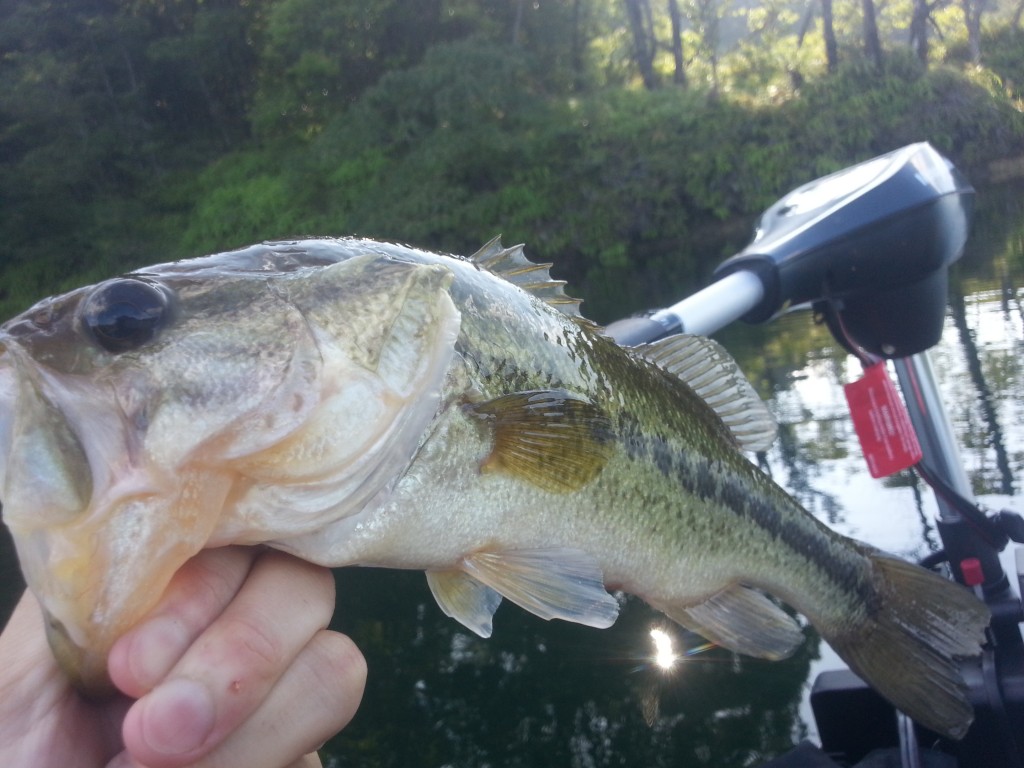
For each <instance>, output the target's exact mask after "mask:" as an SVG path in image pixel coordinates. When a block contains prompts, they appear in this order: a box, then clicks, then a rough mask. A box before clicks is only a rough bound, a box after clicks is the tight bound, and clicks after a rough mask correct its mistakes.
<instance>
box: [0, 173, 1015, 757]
mask: <svg viewBox="0 0 1024 768" xmlns="http://www.w3.org/2000/svg"><path fill="white" fill-rule="evenodd" d="M1004 191H1005V193H1006V194H1005V197H991V196H990V197H986V196H985V195H982V196H981V200H980V202H981V203H982V205H980V206H979V212H978V222H977V226H976V228H975V235H974V237H973V238H972V241H971V243H970V244H969V246H968V254H967V255H966V256H965V258H964V259H963V260H962V261H961V262H960V263H959V264H958V265H957V267H956V269H955V271H954V274H953V276H952V277H953V279H952V296H951V304H950V311H949V318H948V323H947V328H946V332H945V334H944V337H943V341H942V342H941V344H940V345H939V347H938V348H937V349H936V350H935V352H934V361H935V368H936V371H937V373H938V376H939V380H940V385H941V387H942V390H943V395H944V397H945V399H946V402H947V403H948V404H949V407H950V415H951V417H952V420H953V423H954V426H955V429H956V432H957V434H958V435H959V436H960V438H961V440H962V443H963V461H964V466H965V468H966V469H967V472H968V475H969V477H970V478H971V482H972V484H973V486H974V489H975V491H976V492H977V494H978V495H979V497H980V500H981V501H982V502H983V503H986V504H988V505H989V506H991V507H994V508H999V507H1003V506H1016V507H1017V508H1018V509H1021V506H1022V505H1021V504H1020V503H1019V502H1018V501H1016V500H1014V499H1012V498H1011V494H1013V493H1014V492H1016V491H1017V490H1018V489H1019V486H1020V478H1021V473H1022V466H1024V378H1022V364H1021V353H1022V351H1024V204H1022V202H1021V201H1022V199H1024V196H1021V195H1020V194H1019V190H1018V191H1013V190H1004ZM720 338H721V340H722V341H723V343H724V344H725V345H726V346H727V347H728V348H729V349H730V350H731V351H732V352H733V353H734V354H735V355H736V356H737V357H738V358H739V360H740V362H741V365H742V367H743V368H744V370H746V371H747V372H748V373H749V375H750V376H751V378H752V379H753V380H754V381H755V382H756V384H757V386H758V388H759V390H760V391H761V393H762V395H763V396H765V398H766V399H767V400H768V401H769V403H770V407H771V408H772V410H773V413H774V414H775V415H776V417H777V419H778V420H779V422H780V425H781V429H780V438H779V440H778V441H777V443H776V445H775V446H773V448H772V449H771V450H770V451H769V452H768V453H767V454H766V455H765V456H763V457H761V459H760V461H761V465H762V467H763V468H764V469H765V471H767V472H769V473H770V474H771V475H772V476H773V477H774V478H775V479H776V480H777V481H778V482H779V483H780V484H782V485H783V486H784V487H786V488H787V489H788V490H789V491H790V492H791V493H793V494H794V495H795V496H796V497H797V498H798V499H799V500H800V501H801V503H803V504H804V505H805V506H806V507H807V508H808V509H809V510H811V511H812V512H813V513H814V514H815V515H817V516H819V517H820V518H821V519H823V520H825V521H827V522H828V523H829V524H830V525H832V526H833V527H835V528H837V529H838V530H840V531H841V532H843V533H846V534H848V535H852V536H857V537H858V538H862V539H865V540H867V541H869V542H870V543H872V544H874V545H876V546H879V547H881V548H884V549H887V550H890V551H894V552H896V553H898V554H900V555H903V556H905V557H909V558H919V557H921V556H923V555H925V554H927V553H928V552H929V551H933V550H934V549H935V548H936V547H937V546H938V542H937V536H936V534H935V531H934V528H933V525H932V522H931V521H932V520H933V518H934V514H935V505H934V502H933V500H932V498H931V496H930V494H929V493H928V492H926V491H925V489H923V488H921V487H920V486H919V485H918V483H917V482H916V481H914V480H913V479H912V478H911V477H910V476H909V475H900V476H896V477H895V478H890V479H889V480H887V481H886V482H878V481H875V480H872V479H871V478H870V477H869V475H868V473H867V471H866V469H865V467H864V465H863V462H862V460H861V457H860V449H859V447H858V446H857V443H856V437H855V435H854V433H853V429H852V427H851V426H850V423H849V420H848V418H847V412H846V405H845V400H844V397H843V392H842V385H843V384H844V383H846V382H848V381H851V380H853V379H854V378H856V377H857V376H858V375H859V371H858V366H857V364H856V362H855V361H853V360H852V359H850V358H849V357H848V356H847V354H846V353H845V352H844V351H843V350H841V349H840V348H838V347H837V346H836V345H835V344H834V343H832V341H831V338H830V337H829V335H828V333H827V331H826V330H825V329H824V328H823V327H821V326H816V325H814V324H813V322H812V321H811V318H810V316H809V315H807V314H794V315H791V316H787V317H785V318H783V319H781V320H780V321H778V322H776V323H774V324H772V325H771V326H770V327H767V328H734V329H730V330H729V331H728V332H726V333H724V334H722V336H721V337H720ZM5 547H6V548H5ZM336 580H337V582H338V595H339V598H338V610H337V615H336V618H335V623H334V626H335V627H336V628H338V629H341V630H342V631H345V632H347V633H349V634H350V635H352V636H353V637H354V638H355V640H356V642H357V643H358V645H359V646H360V648H361V649H362V650H363V652H364V653H365V654H366V656H367V658H368V661H369V667H370V678H369V681H368V685H367V689H366V696H365V700H364V702H363V704H362V706H361V708H360V710H359V713H358V714H357V716H356V719H355V721H354V722H353V723H352V725H351V726H350V727H349V728H348V729H346V730H345V731H344V732H343V733H341V734H339V736H337V737H336V738H335V739H333V740H332V741H331V742H329V743H328V745H327V747H326V749H325V752H324V754H325V756H326V757H327V759H328V762H329V764H333V765H339V766H340V765H345V766H437V767H440V766H499V765H500V766H512V767H515V766H531V767H539V766H573V767H574V768H575V767H577V766H579V767H581V768H582V767H589V766H594V767H595V768H597V767H598V766H635V765H645V766H676V767H677V768H687V767H688V766H704V765H710V766H718V767H720V768H731V767H732V766H736V767H737V768H739V767H740V766H754V765H757V764H759V763H760V762H763V761H765V760H767V759H769V758H770V757H772V756H774V755H776V754H779V753H781V752H784V751H786V750H788V749H789V748H790V747H791V746H792V744H793V743H794V742H795V741H796V740H798V739H799V738H801V737H802V736H804V735H806V734H807V733H809V732H810V730H811V728H812V726H811V724H810V723H809V718H808V711H807V705H806V695H807V690H808V686H809V683H808V680H809V679H810V678H811V677H812V676H813V674H815V672H816V671H818V670H820V669H823V668H827V667H830V666H837V665H838V662H837V661H836V660H835V658H834V656H832V655H831V652H830V651H829V650H828V649H827V647H824V646H822V645H821V644H820V642H819V641H818V640H817V638H816V637H815V636H814V635H813V633H812V632H811V631H810V630H807V635H808V639H807V642H806V643H805V644H804V645H803V646H802V647H801V648H800V649H799V650H798V652H797V653H796V654H795V655H794V657H793V658H791V659H788V660H786V661H783V662H775V663H770V662H764V661H759V660H754V659H748V658H742V657H739V656H735V655H733V654H730V653H727V652H725V651H723V650H721V649H712V650H709V651H706V652H701V653H695V649H697V648H699V647H700V646H701V645H702V641H701V640H700V638H697V637H695V636H692V635H688V634H687V633H685V632H683V631H682V630H681V629H679V628H678V627H675V626H670V627H666V626H665V624H664V623H663V622H664V620H663V619H662V617H661V616H660V615H659V614H656V613H655V612H653V611H651V610H650V609H649V608H647V607H646V606H645V605H644V604H643V603H641V602H640V601H638V600H635V599H632V598H628V597H624V596H623V597H621V602H622V613H621V616H620V619H619V620H618V622H617V623H616V625H615V626H614V627H612V628H611V629H608V630H593V629H589V628H586V627H580V626H575V625H569V624H565V623H561V622H550V623H548V622H544V621H541V620H540V619H537V618H535V617H533V616H531V615H529V614H527V613H525V612H523V611H521V610H518V609H517V608H515V607H514V606H511V605H505V606H503V607H502V608H501V609H500V610H499V611H498V613H497V615H496V616H495V622H494V635H493V637H491V638H490V639H489V640H481V639H480V638H477V637H476V636H474V635H470V634H469V633H467V632H465V631H464V630H463V629H462V628H461V627H460V625H458V624H457V623H455V622H454V621H452V620H451V619H448V618H447V617H445V616H444V615H443V614H442V613H441V611H440V610H439V609H438V608H437V607H436V605H435V604H434V602H433V599H432V597H431V595H430V592H429V590H428V589H427V586H426V582H425V579H424V578H423V576H422V574H419V573H403V572H393V571H373V570H366V569H347V570H343V571H339V572H338V573H337V574H336ZM20 590H21V586H20V580H19V578H18V576H17V572H16V568H15V566H14V560H13V554H12V552H11V550H10V548H9V542H8V541H7V538H6V532H4V536H2V537H0V617H4V618H5V617H6V610H7V608H8V607H9V606H10V605H11V602H12V600H13V599H14V598H15V597H16V595H17V594H19V593H20ZM652 628H659V629H661V630H662V631H666V632H669V633H671V636H672V643H673V648H674V651H673V652H674V653H675V654H676V656H677V661H676V663H675V664H673V665H672V669H671V670H670V673H668V674H666V670H664V669H663V668H661V667H660V666H659V665H658V664H657V663H655V660H654V659H653V658H652V654H653V651H654V647H653V642H652V636H651V630H652Z"/></svg>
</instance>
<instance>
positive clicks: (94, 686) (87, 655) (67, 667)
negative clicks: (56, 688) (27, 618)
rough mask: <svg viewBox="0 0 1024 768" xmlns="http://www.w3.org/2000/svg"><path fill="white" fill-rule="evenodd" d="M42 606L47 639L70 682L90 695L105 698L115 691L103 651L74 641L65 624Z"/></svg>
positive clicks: (95, 697)
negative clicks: (90, 648) (88, 647)
mask: <svg viewBox="0 0 1024 768" xmlns="http://www.w3.org/2000/svg"><path fill="white" fill-rule="evenodd" d="M42 610H43V623H44V626H45V627H46V640H47V642H48V643H49V645H50V650H51V651H52V652H53V656H54V658H55V659H56V660H57V664H58V665H59V666H60V668H61V670H62V671H63V672H64V674H65V675H66V676H67V678H68V680H69V682H70V683H71V685H72V686H74V688H75V689H76V690H77V691H78V692H79V693H81V694H82V695H84V696H86V697H88V698H90V699H106V698H109V697H110V696H112V695H113V694H114V693H116V688H115V687H114V684H113V682H112V681H111V679H110V673H109V671H108V669H107V655H106V653H103V652H97V651H94V650H89V649H87V648H83V647H81V646H80V645H78V644H77V643H75V641H74V640H72V639H71V635H70V634H69V633H68V631H67V628H66V627H65V626H64V624H63V623H61V621H60V620H59V619H57V618H56V617H54V616H53V614H51V613H50V612H49V611H47V610H46V609H45V608H43V609H42Z"/></svg>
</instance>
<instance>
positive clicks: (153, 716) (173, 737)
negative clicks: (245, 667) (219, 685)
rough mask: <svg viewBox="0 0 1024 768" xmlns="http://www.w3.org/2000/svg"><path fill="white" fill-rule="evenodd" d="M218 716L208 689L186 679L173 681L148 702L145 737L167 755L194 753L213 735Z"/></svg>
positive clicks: (143, 724)
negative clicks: (215, 718)
mask: <svg viewBox="0 0 1024 768" xmlns="http://www.w3.org/2000/svg"><path fill="white" fill-rule="evenodd" d="M215 714H216V712H215V710H214V705H213V698H212V697H211V696H210V692H209V691H208V690H207V689H206V686H204V685H201V684H200V683H197V682H196V681H195V680H188V679H186V678H177V679H175V680H170V681H168V682H166V683H164V684H163V685H161V686H159V687H158V688H155V689H154V690H153V692H152V693H150V694H149V695H148V696H147V697H146V699H145V701H144V710H143V713H142V722H141V726H142V738H143V739H144V740H145V742H146V744H147V745H148V746H149V748H150V749H152V750H153V751H154V752H159V753H160V754H163V755H181V754H184V753H186V752H191V751H192V750H194V749H196V748H197V747H199V746H200V745H201V744H202V743H203V742H204V741H206V738H207V737H208V736H209V735H210V732H211V731H212V730H213V726H214V717H215Z"/></svg>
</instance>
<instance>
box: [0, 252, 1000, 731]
mask: <svg viewBox="0 0 1024 768" xmlns="http://www.w3.org/2000/svg"><path fill="white" fill-rule="evenodd" d="M577 304H578V303H577V302H576V301H574V300H572V299H569V298H567V297H566V296H565V294H564V292H563V291H562V287H561V284H560V283H557V282H554V281H551V279H550V278H549V276H548V274H547V270H546V267H545V266H543V265H535V264H532V263H531V262H529V261H527V260H526V258H525V257H524V256H523V253H522V249H521V248H512V249H505V248H503V247H501V245H500V243H498V242H497V240H495V241H492V242H491V243H489V244H488V245H487V246H485V247H484V248H483V249H481V251H480V252H479V253H477V254H476V255H475V256H473V257H472V258H470V259H460V258H455V257H450V256H444V255H438V254H433V253H427V252H424V251H419V250H414V249H411V248H406V247H401V246H397V245H389V244H384V243H378V242H373V241H368V240H356V239H351V240H332V239H323V240H302V241H293V242H276V243H266V244H262V245H256V246H253V247H250V248H246V249H244V250H239V251H233V252H230V253H223V254H218V255H214V256H208V257H204V258H199V259H194V260H190V261H183V262H177V263H173V264H164V265H159V266H154V267H151V268H148V269H144V270H141V271H138V272H134V273H131V274H128V275H125V276H123V277H119V278H116V279H113V280H109V281H107V282H103V283H100V284H98V285H95V286H89V287H85V288H81V289H79V290H76V291H73V292H71V293H68V294H66V295H63V296H60V297H57V298H53V299H48V300H46V301H43V302H41V303H39V304H37V305H36V306H35V307H33V308H32V309H30V310H28V311H27V312H25V313H24V314H22V315H20V316H19V317H16V318H14V319H13V320H11V321H9V322H8V323H6V324H5V325H3V326H2V327H0V459H2V460H0V499H2V503H3V515H4V521H5V522H6V524H7V525H8V526H9V527H10V530H11V532H12V533H13V536H14V540H15V544H16V547H17V550H18V556H19V560H20V562H21V566H22V569H23V571H24V573H25V577H26V580H27V582H28V585H29V587H30V588H31V589H32V591H33V592H34V593H35V595H36V596H37V597H38V599H39V601H40V603H41V605H42V606H43V608H44V610H45V612H46V614H47V625H48V627H49V635H50V640H51V646H52V647H53V649H54V652H55V655H56V656H57V658H58V659H59V661H60V662H61V664H62V666H63V667H64V669H65V670H66V671H67V672H68V674H69V675H70V676H71V678H72V679H73V680H74V681H75V682H76V684H77V685H79V686H80V687H81V688H82V689H83V690H85V691H93V692H95V691H99V690H102V689H103V688H104V686H105V685H108V682H107V677H106V663H105V660H106V655H107V652H108V651H109V649H110V647H111V645H112V644H113V642H114V641H115V639H116V638H117V637H118V636H119V635H121V634H122V633H123V632H125V631H126V630H127V629H129V628H130V627H131V626H133V624H135V623H136V622H137V621H138V620H139V619H140V618H141V617H142V616H144V615H145V613H146V612H147V611H148V610H149V609H150V608H152V607H153V605H154V604H155V602H156V601H157V599H158V598H159V596H160V594H161V593H162V591H163V590H164V588H165V587H166V585H167V583H168V581H169V580H170V578H171V576H172V574H173V573H174V572H175V571H176V570H177V569H178V568H179V567H180V566H181V565H182V564H183V563H184V562H185V561H186V560H187V559H188V558H190V557H191V556H193V555H194V554H195V553H196V552H198V551H199V550H201V549H203V548H205V547H217V546H221V545H227V544H265V545H268V546H271V547H276V548H278V549H281V550H285V551H287V552H291V553H293V554H295V555H297V556H298V557H301V558H304V559H306V560H309V561H312V562H315V563H319V564H322V565H326V566H332V567H333V566H344V565H365V566H385V567H392V568H412V569H422V570H424V571H426V574H427V579H428V581H429V585H430V588H431V590H432V592H433V594H434V596H435V597H436V599H437V602H438V603H439V605H440V607H441V609H442V610H443V611H444V612H445V613H446V614H448V615H450V616H452V617H454V618H455V619H457V620H458V621H460V622H462V623H463V624H464V625H465V626H467V627H468V628H470V629H471V630H473V631H474V632H476V633H478V634H480V635H482V636H485V637H486V636H488V635H489V634H490V632H491V617H492V615H493V614H494V611H495V610H496V609H497V607H498V604H499V603H500V602H501V599H502V598H507V599H508V600H510V601H511V602H513V603H516V604H517V605H519V606H521V607H522V608H524V609H526V610H528V611H531V612H533V613H535V614H537V615H538V616H541V617H544V618H546V619H550V618H560V619H566V620H569V621H575V622H580V623H582V624H586V625H590V626H594V627H606V626H608V625H610V624H611V623H612V622H614V621H615V618H616V614H617V611H618V604H617V602H616V600H615V599H614V597H613V596H612V595H610V594H609V593H608V591H607V589H610V588H614V589H622V590H625V591H627V592H630V593H632V594H636V595H639V596H640V597H642V598H643V599H644V600H646V601H647V602H648V603H650V604H651V605H652V606H654V607H655V608H657V609H659V610H661V611H663V612H664V613H665V614H666V615H667V616H669V617H670V618H671V619H673V620H675V621H676V622H678V623H679V624H681V625H682V626H684V627H686V628H688V629H690V630H693V631H695V632H697V633H699V634H701V635H703V636H704V637H706V638H707V639H708V640H711V641H713V642H715V643H718V644H720V645H722V646H724V647H726V648H728V649H732V650H734V651H737V652H740V653H744V654H751V655H754V656H760V657H765V658H771V659H779V658H783V657H785V656H787V655H788V654H790V653H791V652H792V651H793V650H794V648H795V647H796V646H797V645H798V644H799V643H800V642H801V641H802V639H803V635H802V632H801V630H800V627H799V625H798V624H797V623H796V622H795V621H794V619H793V618H792V617H791V616H790V615H789V614H788V613H787V612H785V611H784V610H782V608H780V607H779V605H778V604H777V603H776V602H774V601H773V600H772V599H769V597H767V596H766V593H767V594H768V595H771V596H774V597H775V598H778V599H779V600H781V601H783V602H785V603H788V604H789V605H790V606H792V607H793V608H794V609H796V610H797V611H799V612H801V613H802V614H804V615H805V616H806V617H807V618H808V619H809V621H810V622H811V623H812V624H813V625H814V626H815V627H816V628H817V630H818V631H819V633H820V634H821V636H822V637H823V638H825V640H826V641H827V642H828V643H830V644H831V645H832V647H833V648H834V649H835V650H836V652H837V653H838V654H839V655H840V656H841V657H842V658H843V659H844V660H846V662H847V663H848V664H849V665H850V667H851V668H852V669H854V670H855V671H856V672H857V673H859V674H860V675H861V676H862V677H863V678H865V679H866V680H867V681H868V682H869V683H870V684H871V685H872V686H874V687H875V688H876V689H877V690H878V691H879V692H880V693H882V694H883V695H884V696H886V697H887V698H888V699H889V700H890V701H892V702H893V703H894V704H895V705H896V706H897V707H898V708H900V709H901V710H903V711H904V712H905V713H907V714H908V715H910V716H911V717H912V718H914V719H915V720H917V721H919V722H920V723H922V724H923V725H925V726H927V727H929V728H931V729H932V730H934V731H937V732H939V733H943V734H947V735H950V736H953V737H960V736H962V735H963V734H964V733H965V731H966V730H967V727H968V725H969V723H970V722H971V718H972V708H971V705H970V703H969V701H968V699H967V694H966V689H965V685H964V682H963V680H962V678H961V673H960V670H959V666H958V659H961V658H963V657H970V656H974V655H976V654H978V653H979V652H980V644H981V643H982V642H983V641H984V630H985V627H986V626H987V623H988V619H989V615H988V610H987V609H986V608H985V606H984V605H983V604H982V603H981V602H979V601H977V600H976V599H975V598H974V596H973V595H972V594H971V593H970V592H968V591H967V590H966V589H964V588H962V587H960V586H958V585H956V584H954V583H952V582H950V581H947V580H944V579H942V578H940V577H939V576H937V575H935V574H932V573H930V572H928V571H925V570H923V569H921V568H918V567H917V566H914V565H911V564H908V563H905V562H903V561H901V560H899V559H896V558H894V557H891V556H888V555H886V554H883V553H880V552H877V551H874V550H872V549H870V548H868V547H867V546H865V545H862V544H859V543H857V542H854V541H852V540H850V539H847V538H844V537H843V536H840V535H838V534H836V533H834V532H832V531H831V530H830V529H828V528H827V527H825V526H824V525H822V524H820V523H819V522H818V521H817V520H816V519H815V518H814V517H813V516H812V515H810V514H809V513H808V512H806V511H805V510H804V509H802V508H801V507H800V506H799V505H798V504H797V503H796V502H795V501H794V500H793V499H792V498H791V497H789V496H788V495H787V494H786V493H785V492H784V491H783V490H782V489H780V488H779V487H778V486H777V485H775V484H774V483H773V482H772V481H771V480H770V479H769V478H768V477H767V476H765V475H764V474H763V473H762V472H760V471H759V470H758V469H757V468H756V467H755V466H754V465H753V464H752V463H751V462H750V461H749V460H748V459H747V458H746V457H745V456H744V455H743V454H742V452H741V449H744V448H745V449H759V448H763V447H765V446H766V445H767V444H768V443H769V442H770V441H771V439H772V437H773V435H774V424H773V422H772V420H771V417H770V414H769V413H768V412H767V409H766V408H765V407H764V405H763V404H762V403H760V401H759V400H758V399H757V397H756V395H755V393H754V392H753V389H752V388H751V387H750V385H749V384H748V383H747V382H746V380H745V379H744V378H743V376H742V374H741V373H740V371H739V370H738V368H737V366H736V364H735V363H734V362H733V361H732V360H731V359H730V358H729V357H728V355H727V354H726V353H725V352H724V351H723V350H722V349H721V348H720V347H719V346H718V345H717V344H715V343H714V342H711V341H709V340H706V339H701V338H697V337H687V336H680V337H674V338H670V339H667V340H664V341H661V342H657V343H654V344H649V345H645V346H641V347H637V348H632V349H624V348H621V347H619V346H617V345H616V344H615V343H613V342H612V341H611V340H609V339H607V338H605V337H603V336H602V335H601V334H600V330H599V329H598V328H597V327H596V326H594V325H592V324H590V323H589V322H587V321H586V320H584V319H582V318H581V317H580V316H579V313H578V311H577Z"/></svg>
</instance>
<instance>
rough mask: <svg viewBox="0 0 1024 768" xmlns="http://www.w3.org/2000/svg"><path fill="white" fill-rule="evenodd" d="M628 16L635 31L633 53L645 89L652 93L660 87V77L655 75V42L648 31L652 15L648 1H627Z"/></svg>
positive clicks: (631, 27)
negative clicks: (648, 7)
mask: <svg viewBox="0 0 1024 768" xmlns="http://www.w3.org/2000/svg"><path fill="white" fill-rule="evenodd" d="M625 3H626V15H627V16H628V17H629V26H630V29H631V30H632V31H633V51H634V57H635V58H636V65H637V67H638V68H639V70H640V77H641V78H643V81H644V87H645V88H646V89H647V90H649V91H651V90H654V89H655V88H657V87H658V77H657V75H655V73H654V40H653V39H652V35H651V34H649V33H648V31H647V24H646V18H647V17H649V16H650V14H649V13H648V12H646V11H648V9H647V8H645V6H646V5H647V4H648V0H625Z"/></svg>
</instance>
